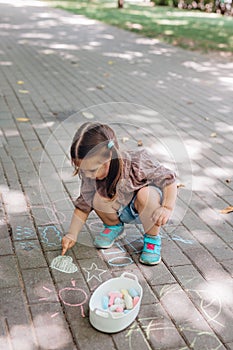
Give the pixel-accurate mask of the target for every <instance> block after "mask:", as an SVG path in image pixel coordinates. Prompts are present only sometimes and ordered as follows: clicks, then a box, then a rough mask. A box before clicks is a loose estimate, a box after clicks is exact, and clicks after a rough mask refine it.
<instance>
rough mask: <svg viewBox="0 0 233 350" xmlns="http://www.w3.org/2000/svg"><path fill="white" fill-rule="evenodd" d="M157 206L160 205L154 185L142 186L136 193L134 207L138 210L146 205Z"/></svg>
mask: <svg viewBox="0 0 233 350" xmlns="http://www.w3.org/2000/svg"><path fill="white" fill-rule="evenodd" d="M152 203H153V206H157V205H158V206H159V205H160V194H159V193H158V191H157V190H156V188H155V187H154V186H146V187H142V188H141V189H140V190H139V191H138V192H137V195H136V199H135V209H136V210H137V211H138V212H140V210H141V209H144V208H145V207H147V206H151V204H152Z"/></svg>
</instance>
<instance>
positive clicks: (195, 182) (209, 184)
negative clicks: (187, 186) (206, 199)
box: [192, 174, 216, 192]
mask: <svg viewBox="0 0 233 350" xmlns="http://www.w3.org/2000/svg"><path fill="white" fill-rule="evenodd" d="M215 183H216V181H215V180H214V179H211V178H209V177H207V176H197V175H195V174H193V179H192V189H193V191H197V192H212V188H213V187H214V186H215Z"/></svg>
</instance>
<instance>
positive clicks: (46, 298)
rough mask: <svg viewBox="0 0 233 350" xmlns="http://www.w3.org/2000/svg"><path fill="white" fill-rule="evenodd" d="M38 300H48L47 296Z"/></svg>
mask: <svg viewBox="0 0 233 350" xmlns="http://www.w3.org/2000/svg"><path fill="white" fill-rule="evenodd" d="M39 300H48V298H40V299H39Z"/></svg>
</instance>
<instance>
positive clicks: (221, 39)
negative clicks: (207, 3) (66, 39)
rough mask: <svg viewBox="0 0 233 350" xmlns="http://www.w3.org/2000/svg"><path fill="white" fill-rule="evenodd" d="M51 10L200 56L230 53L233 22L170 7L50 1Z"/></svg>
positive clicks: (109, 1) (98, 0) (95, 0)
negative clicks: (59, 9)
mask: <svg viewBox="0 0 233 350" xmlns="http://www.w3.org/2000/svg"><path fill="white" fill-rule="evenodd" d="M49 2H50V3H51V4H52V5H53V6H56V7H59V8H62V9H65V10H68V11H71V12H73V13H78V14H82V15H85V16H87V17H89V18H92V19H97V20H100V21H103V22H105V23H108V24H111V25H114V26H117V27H120V28H123V29H127V30H131V31H134V32H137V33H140V34H142V35H144V36H147V37H149V38H158V39H160V40H162V41H165V42H167V43H170V44H173V45H177V46H180V47H183V48H187V49H191V50H199V51H202V52H210V51H225V52H231V53H232V52H233V18H232V17H223V16H221V15H217V14H212V13H211V14H210V13H205V12H200V11H186V10H179V9H176V8H173V7H167V6H166V7H162V6H154V7H152V6H149V5H148V4H147V5H145V4H146V3H144V5H143V3H141V4H138V5H136V4H132V3H131V4H130V3H129V2H126V3H125V4H124V8H123V9H120V10H119V9H118V8H117V1H116V0H114V1H112V0H89V1H85V0H70V1H67V0H60V1H58V0H52V1H51V0H50V1H49Z"/></svg>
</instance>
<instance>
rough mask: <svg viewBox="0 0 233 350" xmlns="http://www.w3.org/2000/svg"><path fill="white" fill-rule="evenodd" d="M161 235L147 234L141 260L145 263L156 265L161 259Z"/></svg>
mask: <svg viewBox="0 0 233 350" xmlns="http://www.w3.org/2000/svg"><path fill="white" fill-rule="evenodd" d="M160 251H161V237H160V236H159V235H158V236H150V235H147V234H145V237H144V247H143V249H142V254H141V256H140V259H139V261H140V262H141V263H142V264H145V265H156V264H159V263H160V261H161V255H160Z"/></svg>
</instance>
